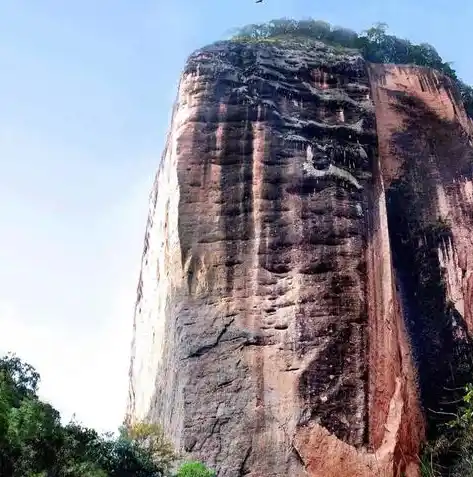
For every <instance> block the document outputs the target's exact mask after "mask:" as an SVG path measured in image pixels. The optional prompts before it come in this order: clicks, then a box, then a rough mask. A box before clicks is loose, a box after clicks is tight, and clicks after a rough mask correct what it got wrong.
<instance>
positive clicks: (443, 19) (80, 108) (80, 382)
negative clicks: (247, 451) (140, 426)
mask: <svg viewBox="0 0 473 477" xmlns="http://www.w3.org/2000/svg"><path fill="white" fill-rule="evenodd" d="M283 16H289V17H291V16H292V17H296V18H301V17H314V18H318V19H323V20H327V21H329V22H331V23H334V24H338V25H342V26H346V27H350V28H353V29H355V30H362V29H365V28H367V27H369V26H371V25H372V24H373V23H374V22H376V21H385V22H387V23H388V24H389V26H390V31H392V32H393V33H395V34H397V35H398V36H401V37H406V38H409V39H411V40H413V41H416V42H421V41H426V42H430V43H432V44H433V45H434V46H436V48H437V49H438V51H439V53H440V54H441V55H442V56H443V57H444V58H445V59H446V60H450V61H453V62H454V67H455V68H456V69H457V71H458V73H459V75H460V76H461V77H462V78H463V79H464V80H465V81H467V82H470V83H473V63H472V62H471V53H470V51H469V50H470V45H469V42H468V41H466V39H467V38H469V36H470V34H471V24H472V20H473V2H471V0H450V1H449V2H446V1H441V0H430V1H423V0H417V1H416V2H413V1H412V0H385V1H383V2H381V1H379V0H364V1H361V0H351V1H348V0H347V1H340V0H339V1H336V2H331V1H326V0H325V1H317V0H264V3H262V4H258V5H256V4H255V3H254V0H168V1H165V0H154V1H153V0H133V1H130V0H68V1H64V0H29V1H26V0H0V351H1V352H5V351H8V350H11V351H14V352H16V353H17V354H19V355H20V357H22V358H24V359H26V360H27V361H29V362H31V363H32V364H33V365H34V366H36V367H37V368H38V370H39V371H40V372H41V374H42V386H41V394H42V396H43V397H44V398H46V399H48V400H51V401H52V403H53V404H54V405H55V406H56V407H57V408H58V409H59V410H61V411H62V412H63V414H64V417H65V418H66V419H67V418H68V417H70V416H71V414H72V413H73V412H76V414H77V417H78V418H79V419H80V420H81V421H83V422H84V423H85V424H87V425H90V426H94V427H96V428H98V429H102V430H113V429H115V428H116V427H117V426H118V425H119V424H120V423H121V420H122V417H123V412H124V408H125V400H126V394H127V373H128V360H129V345H130V339H131V329H132V315H133V304H134V299H135V290H136V284H137V279H138V272H139V265H140V257H141V247H142V240H143V235H144V228H145V222H146V213H147V198H148V193H149V189H150V186H151V183H152V180H153V176H154V172H155V169H156V166H157V164H158V162H159V158H160V155H161V149H162V147H163V142H164V138H165V134H166V130H167V127H168V121H169V116H170V109H171V104H172V101H173V100H174V97H175V93H176V85H177V81H178V77H179V73H180V70H181V68H182V66H183V64H184V62H185V59H186V57H187V55H188V54H189V53H190V52H191V51H192V50H194V49H196V48H198V47H200V46H202V45H204V44H206V43H209V42H211V41H213V40H216V39H219V38H222V37H224V36H225V35H226V33H227V32H228V30H229V29H230V28H232V27H236V26H239V25H243V24H246V23H257V22H262V21H265V20H270V19H272V18H278V17H283Z"/></svg>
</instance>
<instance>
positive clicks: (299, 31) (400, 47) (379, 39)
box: [233, 18, 473, 117]
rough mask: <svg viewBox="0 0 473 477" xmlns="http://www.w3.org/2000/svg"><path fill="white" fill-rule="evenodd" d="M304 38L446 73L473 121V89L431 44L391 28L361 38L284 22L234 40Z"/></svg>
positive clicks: (322, 25) (311, 23)
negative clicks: (397, 33) (390, 31)
mask: <svg viewBox="0 0 473 477" xmlns="http://www.w3.org/2000/svg"><path fill="white" fill-rule="evenodd" d="M285 38H301V39H304V38H305V39H312V40H318V41H322V42H324V43H327V44H330V45H334V46H341V47H345V48H353V49H357V50H359V51H360V52H361V54H362V55H363V57H364V58H365V59H366V60H367V61H371V62H373V63H396V64H413V65H419V66H427V67H430V68H434V69H436V70H438V71H441V72H443V73H444V74H445V75H447V76H449V77H450V78H452V79H453V80H455V82H456V83H457V85H458V90H459V92H460V95H461V97H462V100H463V103H464V105H465V108H466V110H467V111H468V114H469V115H470V116H471V117H473V88H472V87H470V86H468V85H467V84H465V83H463V82H462V81H461V80H460V79H459V78H458V76H457V74H456V72H455V70H454V69H453V68H452V65H451V63H450V62H446V61H444V60H443V59H442V57H441V56H440V55H439V54H438V52H437V50H436V49H435V48H434V47H433V46H432V45H430V44H428V43H421V44H418V45H416V44H414V43H412V42H410V41H409V40H405V39H402V38H398V37H396V36H394V35H389V34H388V33H387V25H386V24H385V23H378V24H376V25H374V26H373V27H371V28H369V29H368V30H366V31H364V32H362V33H361V34H358V33H356V32H355V31H353V30H350V29H347V28H342V27H336V26H335V27H334V26H332V25H330V24H329V23H327V22H324V21H320V20H313V19H308V20H292V19H287V18H282V19H278V20H272V21H270V22H268V23H262V24H252V25H247V26H244V27H242V28H239V29H236V30H235V32H234V36H233V39H234V40H240V41H276V42H277V41H281V40H284V39H285Z"/></svg>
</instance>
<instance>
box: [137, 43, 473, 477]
mask: <svg viewBox="0 0 473 477" xmlns="http://www.w3.org/2000/svg"><path fill="white" fill-rule="evenodd" d="M383 68H384V69H383ZM390 71H394V70H389V67H380V68H372V69H369V68H368V67H367V65H366V64H365V62H364V61H363V59H362V58H361V57H360V56H359V55H358V54H357V53H356V52H354V51H349V50H340V49H334V48H332V47H328V46H325V45H323V44H318V43H316V44H314V43H310V44H305V43H299V42H286V43H284V44H270V43H267V44H265V43H261V44H251V43H238V42H223V43H218V44H215V45H212V46H210V47H206V48H204V49H202V50H199V51H197V52H196V53H194V54H193V55H192V56H191V57H190V58H189V61H188V62H187V64H186V67H185V70H184V72H183V75H182V78H181V82H180V86H179V94H178V100H177V103H176V106H175V111H174V115H173V120H172V127H171V131H170V133H169V137H168V141H167V148H166V151H165V154H164V156H163V159H162V162H161V164H160V169H159V171H158V174H157V177H156V182H155V186H154V188H153V191H152V194H151V199H150V212H149V220H148V226H147V231H146V238H145V250H144V254H143V261H142V273H141V278H140V283H139V287H138V300H137V304H136V312H135V322H134V341H133V349H132V363H131V369H130V398H129V404H128V420H129V421H133V420H137V419H143V418H145V419H150V420H153V421H157V422H160V423H162V424H163V425H164V428H165V430H166V432H167V433H168V435H169V436H170V437H171V438H172V440H173V441H174V443H175V444H176V446H177V447H179V448H180V449H182V450H183V451H185V452H187V453H189V454H190V455H192V456H193V457H195V458H198V459H201V460H203V461H205V462H206V463H207V465H209V466H210V467H212V468H214V469H216V470H217V472H218V475H219V477H239V476H243V475H248V476H251V477H282V476H288V475H290V476H295V477H299V476H300V477H303V476H312V477H341V476H347V477H350V476H351V477H375V476H376V477H378V476H386V477H391V476H393V477H394V476H396V477H399V476H400V475H401V472H404V473H406V475H407V476H408V477H413V476H416V475H417V458H416V453H417V451H418V447H419V444H420V442H421V440H422V436H423V417H422V415H421V412H420V407H419V399H418V393H417V388H416V377H415V372H414V367H413V362H414V360H413V353H412V352H411V348H412V347H411V346H410V345H409V343H410V342H411V340H410V339H408V337H407V333H406V329H405V326H404V317H405V315H406V313H407V312H406V309H409V306H406V303H407V301H406V300H408V298H406V296H407V295H409V293H407V292H406V293H404V294H403V293H400V291H399V288H400V287H399V283H398V282H399V281H400V280H401V282H402V280H403V276H400V275H402V273H401V272H402V271H401V272H400V271H399V270H398V269H399V263H398V262H396V260H394V261H393V247H392V241H393V240H394V238H393V236H392V234H391V236H390V229H389V226H390V223H393V222H392V221H393V220H395V219H393V217H394V218H395V214H394V215H393V212H392V211H390V205H389V204H390V197H391V196H389V194H390V191H391V189H390V188H391V187H392V184H394V181H395V180H396V179H399V178H400V177H401V176H402V173H401V170H402V167H403V164H404V163H406V160H407V159H406V158H408V155H409V154H408V153H407V152H406V151H405V150H404V151H398V153H397V156H396V157H395V156H394V155H393V153H392V150H391V145H392V144H394V143H395V134H394V132H395V131H397V130H398V129H399V130H400V126H399V121H400V120H399V116H395V115H394V116H393V115H391V116H390V113H387V112H386V111H388V109H389V108H391V106H392V104H391V102H390V101H388V100H386V99H385V98H386V95H389V94H390V91H391V90H392V89H395V87H393V86H392V85H393V84H397V83H396V81H394V80H393V81H391V82H390V79H389V78H391V77H390V76H389V74H390ZM412 74H413V75H415V74H417V73H416V70H412ZM387 78H388V80H387ZM390 88H391V89H390ZM396 88H397V86H396ZM409 88H410V86H409V85H407V86H406V88H405V89H406V96H407V97H409ZM383 95H384V96H383ZM433 98H434V99H432V104H437V103H436V101H437V100H436V99H435V98H436V96H435V94H434V96H433ZM373 99H374V100H375V102H374V101H373ZM442 101H444V102H445V104H447V106H445V107H446V108H448V107H449V106H448V104H449V103H448V102H449V101H450V104H454V101H453V99H452V97H450V96H448V95H447V96H445V97H444V96H442ZM375 103H376V104H375ZM409 107H411V108H414V110H416V111H417V106H416V105H411V106H409ZM427 107H431V105H430V106H427ZM455 107H456V108H457V111H456V113H455V114H456V115H457V116H455V118H456V117H458V118H460V117H461V120H458V127H459V128H460V129H458V131H460V130H461V131H465V130H466V129H467V128H468V127H469V120H468V119H467V118H466V116H464V113H463V110H462V109H461V106H459V105H458V104H457V103H455ZM389 110H390V109H389ZM375 111H376V115H377V116H378V125H377V126H376V117H375ZM393 114H394V113H393ZM396 114H398V113H396ZM399 114H400V113H399ZM431 114H434V115H435V114H436V113H435V112H434V111H432V112H431ZM452 118H453V116H452V117H451V118H450V122H452V121H453V120H452ZM455 121H456V119H455ZM455 124H456V123H455ZM390 125H394V129H389V128H390ZM410 127H412V125H411V126H409V125H408V124H405V130H407V131H408V130H409V128H410ZM455 127H457V126H455ZM380 128H381V129H382V130H383V133H382V134H380V135H379V134H378V135H379V138H378V135H377V132H376V130H377V129H378V132H379V130H380ZM465 128H466V129H465ZM426 134H427V133H426ZM461 134H463V136H462V138H463V139H464V140H465V141H466V142H465V143H464V147H465V148H466V149H461V154H463V153H465V154H467V151H468V147H470V146H469V143H468V140H469V139H468V132H464V133H461ZM425 137H428V134H427V135H426V136H425ZM463 139H462V140H463ZM378 140H379V145H380V148H379V149H380V153H379V154H378ZM425 140H427V139H425ZM453 142H454V143H455V144H456V142H455V141H453ZM452 144H453V143H452ZM462 144H463V143H462ZM452 147H453V146H452ZM462 148H463V145H462ZM442 157H444V156H442ZM455 157H456V156H455ZM462 157H463V156H462ZM419 160H420V159H419ZM451 160H452V161H456V158H455V159H451ZM462 170H463V169H462ZM448 180H451V181H455V180H457V179H456V176H455V178H453V177H450V176H449V179H448ZM409 183H411V182H409ZM449 183H450V182H449ZM452 183H453V182H452ZM444 184H445V188H444V189H445V190H447V189H448V187H447V185H446V184H447V183H446V182H445V183H444ZM468 184H469V185H468ZM452 187H454V188H456V189H455V190H457V191H459V192H458V194H460V191H463V192H461V193H462V194H470V195H469V196H468V197H470V199H469V200H471V191H472V190H473V188H472V186H471V182H462V185H455V186H452ZM435 190H436V191H437V194H438V196H439V197H440V196H441V197H442V199H439V201H440V202H438V203H439V204H440V203H441V204H443V205H442V207H444V208H445V207H446V208H448V210H450V211H452V213H459V212H458V211H453V209H454V208H455V207H456V206H458V204H459V203H460V201H461V198H460V196H459V195H455V194H456V193H455V194H453V195H451V194H450V193H449V192H445V193H444V194H443V195H441V192H439V190H440V189H439V188H436V189H435ZM448 190H450V189H448ZM468 191H469V192H468ZM387 196H389V197H387ZM453 196H455V197H457V199H456V200H457V202H454V201H453V199H451V197H453ZM461 197H463V196H461ZM447 198H448V200H447ZM442 201H443V202H442ZM445 204H447V205H445ZM439 207H440V206H439ZM465 207H466V206H465ZM442 210H443V209H442ZM445 210H446V209H445ZM465 210H466V209H465ZM468 210H470V209H468ZM436 212H438V211H437V209H436ZM432 214H434V212H432ZM432 214H431V216H432V217H433V215H432ZM466 217H467V212H464V216H463V219H462V222H461V224H462V225H461V226H460V225H458V227H457V229H456V228H455V226H452V227H451V231H452V234H451V236H454V237H461V238H458V239H455V240H456V242H455V243H462V244H463V245H461V247H457V248H456V249H455V250H457V251H456V252H455V253H453V252H451V253H450V252H449V250H450V251H452V250H453V248H452V247H454V246H453V245H452V243H454V242H452V240H453V239H452V238H451V236H450V235H449V237H450V238H449V239H448V240H449V241H448V244H447V239H446V238H445V240H444V241H443V242H442V244H440V245H439V248H438V252H436V253H437V255H436V256H437V258H438V260H439V263H441V264H442V265H441V266H442V267H443V268H444V269H446V270H447V271H446V272H442V273H445V274H446V275H445V276H447V277H448V283H449V287H450V288H449V290H450V291H449V292H448V293H449V294H450V295H448V296H453V295H455V296H459V295H461V298H459V299H457V300H456V301H455V303H456V305H455V306H456V308H455V309H456V310H457V312H458V313H460V314H461V315H462V316H464V318H465V320H466V321H467V322H468V320H469V322H471V321H472V319H471V305H470V303H471V292H470V291H471V284H472V283H473V279H471V278H470V273H469V269H470V268H469V267H470V264H469V259H468V258H467V257H468V256H471V254H470V255H469V251H470V248H469V247H470V242H469V241H468V240H467V239H466V235H468V231H470V230H471V228H470V222H469V221H468V219H467V218H466ZM453 220H454V221H455V220H456V218H453ZM459 224H460V222H459ZM455 230H457V232H455ZM455 234H456V235H455ZM468 237H470V235H468ZM448 247H450V248H448ZM436 250H437V249H436ZM393 263H394V266H393ZM460 263H461V264H463V265H459V264H460ZM462 266H464V267H465V269H466V270H467V272H466V273H465V274H464V275H462V276H460V275H459V269H461V270H463V268H461V267H462ZM396 267H397V268H396ZM459 267H460V268H459ZM402 283H404V285H402V286H401V288H402V287H403V286H404V287H406V285H405V280H404V282H402ZM460 289H461V291H460ZM452 300H453V299H452ZM461 307H463V308H461ZM460 308H461V309H460ZM409 319H414V320H415V319H416V318H415V317H410V318H409V317H408V318H406V320H407V324H408V326H407V329H408V330H409V331H410V332H415V331H416V329H415V327H412V326H410V324H409V323H410V322H409ZM416 349H420V348H416ZM429 349H430V348H429ZM414 354H415V353H414ZM416 362H417V361H416ZM426 363H427V364H425V366H428V362H426ZM342 469H345V470H343V471H342Z"/></svg>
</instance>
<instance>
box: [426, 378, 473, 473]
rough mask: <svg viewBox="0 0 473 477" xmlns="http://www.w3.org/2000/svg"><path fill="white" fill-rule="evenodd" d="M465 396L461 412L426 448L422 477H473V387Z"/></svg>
mask: <svg viewBox="0 0 473 477" xmlns="http://www.w3.org/2000/svg"><path fill="white" fill-rule="evenodd" d="M464 392H465V394H464V396H463V398H462V400H461V405H460V406H459V408H458V412H457V413H456V414H451V420H450V421H449V422H447V423H446V424H445V425H444V426H443V428H442V432H441V433H440V434H439V435H438V436H437V437H436V438H435V439H433V440H432V441H430V442H428V443H427V445H426V446H425V448H424V451H423V453H422V455H421V457H420V462H421V475H422V477H443V476H448V477H473V385H472V384H468V385H467V386H466V387H465V390H464Z"/></svg>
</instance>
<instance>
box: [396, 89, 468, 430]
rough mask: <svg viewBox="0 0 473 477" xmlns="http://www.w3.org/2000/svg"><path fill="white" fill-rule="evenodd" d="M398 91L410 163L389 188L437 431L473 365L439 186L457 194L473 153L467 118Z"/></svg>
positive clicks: (408, 308)
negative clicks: (447, 263) (453, 290)
mask: <svg viewBox="0 0 473 477" xmlns="http://www.w3.org/2000/svg"><path fill="white" fill-rule="evenodd" d="M394 96H395V97H394V98H393V99H394V101H393V108H395V109H396V110H397V112H398V113H399V114H400V115H401V117H403V118H404V122H403V125H402V128H401V130H400V131H399V132H397V133H396V134H394V135H393V142H392V145H393V148H394V150H393V151H392V152H393V153H394V155H395V156H396V157H398V158H400V159H402V160H403V166H402V170H401V173H400V175H399V177H398V178H397V179H396V180H395V181H393V182H392V184H391V185H390V187H389V189H388V190H387V209H388V221H389V233H390V241H391V246H392V251H393V261H394V267H395V270H396V275H397V286H398V292H399V294H400V297H401V302H402V306H403V312H404V317H405V320H406V326H407V329H408V332H409V335H410V339H411V345H412V347H413V352H414V356H415V360H416V364H417V369H418V372H419V385H420V390H421V398H422V403H423V406H424V409H425V412H426V417H427V422H428V433H429V435H430V436H434V435H435V434H436V433H437V431H438V428H439V426H438V425H439V424H440V423H443V422H445V421H446V420H451V415H449V414H448V413H454V412H455V411H456V409H457V405H458V403H459V402H460V401H461V397H462V395H463V393H464V386H465V384H466V383H467V382H470V381H471V380H472V372H473V340H472V336H471V335H469V334H468V332H467V327H466V324H465V321H464V319H463V317H462V315H461V314H460V313H459V312H458V311H457V310H456V308H455V306H454V303H452V302H451V301H450V300H449V298H448V296H447V288H446V283H445V270H444V269H442V266H441V263H440V260H439V250H441V251H442V252H441V253H443V254H445V256H447V255H448V254H452V253H453V250H452V247H451V244H452V243H453V237H452V231H451V224H450V222H449V220H450V218H448V217H447V218H445V217H440V213H439V211H438V198H437V187H438V186H439V185H442V186H443V188H444V190H445V192H446V194H447V196H448V197H455V196H456V195H455V190H456V189H458V181H461V180H462V178H471V176H472V164H473V155H472V147H471V145H470V142H469V138H468V136H467V134H466V133H465V131H464V130H463V128H462V127H461V125H460V124H458V123H457V122H455V121H447V120H444V119H442V118H440V117H439V116H438V115H437V114H435V112H434V111H432V109H430V108H429V107H428V106H427V105H426V104H425V103H424V102H423V101H422V100H420V99H419V98H415V97H412V96H408V95H406V94H404V93H394ZM455 182H457V184H455ZM459 206H461V207H463V205H462V204H459ZM467 221H469V222H471V213H470V214H469V217H467ZM471 225H472V226H473V223H472V224H471Z"/></svg>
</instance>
